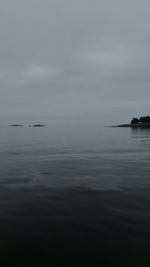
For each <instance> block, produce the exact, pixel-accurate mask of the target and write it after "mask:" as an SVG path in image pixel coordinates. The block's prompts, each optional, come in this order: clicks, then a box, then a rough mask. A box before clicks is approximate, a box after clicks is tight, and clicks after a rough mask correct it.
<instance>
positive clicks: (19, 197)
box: [0, 126, 150, 266]
mask: <svg viewBox="0 0 150 267" xmlns="http://www.w3.org/2000/svg"><path fill="white" fill-rule="evenodd" d="M149 162H150V131H149V130H148V129H130V128H107V127H98V126H96V127H88V126H80V127H73V126H66V127H45V128H36V129H35V128H32V127H21V128H19V127H16V128H12V127H0V247H1V254H2V255H3V256H4V257H5V266H6V265H9V266H18V265H20V266H24V265H23V264H25V266H27V264H28V262H29V257H30V258H31V259H32V261H33V262H34V261H35V262H36V265H38V264H39V265H40V266H43V264H44V261H45V262H46V260H50V259H51V260H52V259H53V260H54V259H55V261H56V262H57V260H58V259H59V258H61V259H62V260H63V261H66V262H67V261H68V260H69V259H71V260H72V263H73V262H74V261H76V260H77V261H78V260H79V258H82V259H83V260H84V263H85V262H88V261H90V260H92V261H93V264H94V260H95V261H98V262H99V264H100V263H102V261H103V260H105V263H106V262H107V263H109V264H110V263H113V264H114V265H115V266H122V265H123V264H124V261H121V259H120V257H119V255H120V256H121V258H124V259H126V260H128V263H129V262H130V263H131V260H130V259H131V258H132V261H133V264H134V263H136V261H138V260H137V259H138V256H139V255H141V259H142V261H143V260H144V261H145V260H146V258H147V256H148V253H149V248H150V229H149V225H150V213H149V207H150V164H149ZM73 259H74V260H73ZM144 261H143V262H142V264H143V266H144ZM17 264H18V265H17ZM49 264H50V263H49ZM48 266H50V265H48ZM53 266H55V265H54V264H53ZM94 266H96V265H94ZM103 266H105V265H103ZM110 266H111V265H110Z"/></svg>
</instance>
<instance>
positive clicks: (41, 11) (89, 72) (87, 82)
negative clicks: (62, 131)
mask: <svg viewBox="0 0 150 267" xmlns="http://www.w3.org/2000/svg"><path fill="white" fill-rule="evenodd" d="M149 10H150V3H149V1H148V0H143V1H141V0H130V1H129V0H126V1H121V0H113V1H111V0H105V1H104V0H93V1H91V0H89V1H88V0H76V1H73V0H63V1H61V0H55V1H54V0H43V1H40V0H30V1H29V0H26V1H20V0H13V1H10V0H5V1H4V0H0V40H1V42H0V59H1V60H0V113H1V117H3V116H4V117H7V118H9V117H10V118H12V117H14V118H18V117H20V119H21V118H22V119H23V118H26V119H28V118H31V117H33V118H34V116H35V117H38V116H41V117H42V118H50V119H52V118H54V120H55V119H60V120H61V119H62V118H63V119H64V120H65V119H67V120H68V119H70V120H72V121H73V120H79V119H80V120H83V121H88V120H89V121H90V120H91V121H93V120H95V121H102V122H106V123H107V122H108V123H110V122H113V121H119V120H120V121H122V120H124V121H127V120H128V119H130V118H131V117H132V116H135V115H139V114H145V113H148V112H149V103H148V99H149V98H150V89H149V88H150V75H149V73H150V49H149V47H150V30H149V24H150V17H149Z"/></svg>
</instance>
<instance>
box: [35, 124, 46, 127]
mask: <svg viewBox="0 0 150 267" xmlns="http://www.w3.org/2000/svg"><path fill="white" fill-rule="evenodd" d="M33 127H45V125H44V124H34V125H33Z"/></svg>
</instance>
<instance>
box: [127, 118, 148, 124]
mask: <svg viewBox="0 0 150 267" xmlns="http://www.w3.org/2000/svg"><path fill="white" fill-rule="evenodd" d="M145 123H150V116H144V117H140V119H138V118H133V119H132V120H131V124H132V125H133V124H145Z"/></svg>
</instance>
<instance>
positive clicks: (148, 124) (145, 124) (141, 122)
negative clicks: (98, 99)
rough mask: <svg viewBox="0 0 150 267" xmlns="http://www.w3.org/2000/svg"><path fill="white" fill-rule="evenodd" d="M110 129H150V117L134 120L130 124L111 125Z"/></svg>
mask: <svg viewBox="0 0 150 267" xmlns="http://www.w3.org/2000/svg"><path fill="white" fill-rule="evenodd" d="M109 127H123V128H150V116H143V117H140V118H139V119H138V118H133V119H132V120H131V122H130V123H125V124H118V125H111V126H109Z"/></svg>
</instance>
